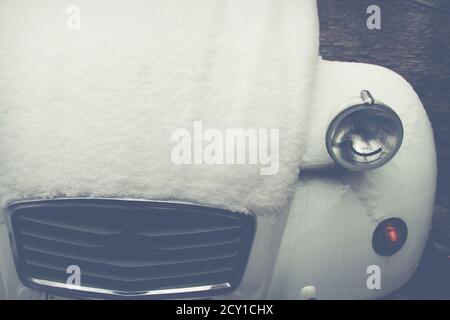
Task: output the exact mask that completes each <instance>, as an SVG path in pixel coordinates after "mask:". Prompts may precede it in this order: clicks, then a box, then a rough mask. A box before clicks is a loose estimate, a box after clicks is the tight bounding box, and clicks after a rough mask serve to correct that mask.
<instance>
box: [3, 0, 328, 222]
mask: <svg viewBox="0 0 450 320" xmlns="http://www.w3.org/2000/svg"><path fill="white" fill-rule="evenodd" d="M76 2H77V4H78V7H75V8H74V7H70V5H71V4H72V3H73V1H66V0H63V1H61V0H40V1H28V0H0V197H1V198H0V200H1V202H2V204H3V205H5V204H6V203H8V202H10V201H13V200H21V199H30V198H32V199H36V198H52V197H120V198H145V199H165V200H168V199H169V200H179V201H189V202H195V203H200V204H205V205H212V206H218V207H223V208H227V209H232V210H236V211H242V212H246V211H253V212H255V213H256V214H261V215H268V214H276V213H277V212H279V211H280V210H281V209H282V207H283V206H284V205H285V204H286V203H287V201H288V199H289V196H290V195H291V192H292V189H293V186H294V184H295V182H296V180H297V176H298V168H299V166H300V165H301V163H300V161H301V160H300V159H301V155H302V152H303V149H304V147H305V141H304V137H305V132H306V130H307V129H308V128H307V120H308V113H309V111H310V110H309V109H308V105H309V100H310V94H311V88H312V83H313V80H314V75H315V68H316V65H317V59H318V41H319V31H318V18H317V7H316V3H315V1H314V0H232V1H223V0H164V1H161V0H132V1H130V0H117V1H110V0H80V1H76ZM66 10H68V11H66ZM77 10H78V11H77ZM78 12H79V13H80V15H79V16H76V17H75V18H74V16H73V15H77V14H78ZM78 18H80V19H79V20H77V19H78ZM71 19H72V20H71ZM73 19H75V20H73ZM74 21H75V22H77V21H79V22H80V24H79V27H80V28H79V29H78V25H76V24H75V25H73V24H71V23H73V22H74ZM199 125H201V126H203V130H207V129H215V130H216V131H210V133H211V132H215V133H217V134H218V133H224V132H226V130H227V129H239V128H240V129H244V130H247V129H254V130H257V131H258V132H262V131H263V130H269V131H268V132H273V131H270V130H278V133H279V167H278V168H277V170H276V173H275V174H271V175H262V174H261V170H260V169H261V165H258V164H257V165H255V164H251V163H246V164H223V165H221V164H206V163H205V161H203V162H201V163H200V162H199V163H197V164H195V163H193V164H177V163H176V161H174V159H173V152H174V146H176V145H177V142H176V139H177V137H176V132H186V131H188V132H192V134H193V135H192V137H193V139H194V140H195V139H196V138H195V137H194V132H193V131H194V127H195V126H197V127H198V126H199ZM177 130H178V131H177ZM180 130H181V131H180ZM174 134H175V136H174ZM174 139H175V140H174ZM267 148H269V149H270V148H271V144H269V145H268V147H267ZM265 151H267V150H265ZM269 151H270V150H269ZM272 151H274V150H272ZM195 152H196V151H195V150H194V149H193V153H195Z"/></svg>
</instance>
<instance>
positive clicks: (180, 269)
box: [9, 199, 255, 298]
mask: <svg viewBox="0 0 450 320" xmlns="http://www.w3.org/2000/svg"><path fill="white" fill-rule="evenodd" d="M9 211H10V214H11V216H10V217H11V222H12V227H13V235H14V237H13V238H14V246H15V249H16V252H17V259H16V264H17V270H18V273H19V276H20V278H21V280H22V281H23V282H24V283H25V284H27V285H29V286H32V287H36V288H38V289H43V290H45V291H52V290H58V293H62V294H78V295H82V296H90V295H105V294H111V295H114V296H119V297H126V296H133V297H138V296H149V297H156V298H163V297H164V295H165V294H167V295H170V296H172V295H173V294H179V295H183V296H186V295H188V296H197V295H203V296H205V295H206V296H209V295H214V294H222V293H226V292H227V291H231V290H233V289H235V288H236V287H237V286H238V285H239V282H240V280H241V278H242V275H243V272H244V269H245V265H246V262H247V259H248V255H249V252H250V247H251V243H252V240H253V235H254V229H255V222H254V218H253V217H252V216H251V215H243V214H237V213H233V212H229V211H226V210H221V209H216V208H209V207H202V206H196V205H190V204H179V203H170V202H152V201H127V200H93V199H92V200H91V199H77V200H75V199H73V200H48V201H34V202H22V203H17V204H13V205H12V206H10V207H9ZM71 265H76V266H78V267H79V268H80V270H81V286H79V287H70V286H66V285H65V284H66V281H67V278H68V277H69V275H70V274H67V273H66V270H67V268H68V267H69V266H71ZM205 291H206V292H205Z"/></svg>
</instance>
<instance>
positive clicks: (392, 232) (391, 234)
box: [385, 224, 399, 242]
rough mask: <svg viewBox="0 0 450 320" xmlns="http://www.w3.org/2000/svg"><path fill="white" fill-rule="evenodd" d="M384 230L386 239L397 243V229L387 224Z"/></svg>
mask: <svg viewBox="0 0 450 320" xmlns="http://www.w3.org/2000/svg"><path fill="white" fill-rule="evenodd" d="M385 230H386V236H387V237H388V239H389V240H390V241H392V242H397V241H398V237H399V236H398V231H397V229H396V228H395V227H394V226H392V225H390V224H388V225H387V226H386V229H385Z"/></svg>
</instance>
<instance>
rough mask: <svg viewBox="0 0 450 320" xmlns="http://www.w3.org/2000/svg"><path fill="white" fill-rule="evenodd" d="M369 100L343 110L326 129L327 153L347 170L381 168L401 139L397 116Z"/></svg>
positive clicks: (391, 156)
mask: <svg viewBox="0 0 450 320" xmlns="http://www.w3.org/2000/svg"><path fill="white" fill-rule="evenodd" d="M369 96H370V94H369ZM370 97H371V96H370ZM370 101H371V103H368V102H366V103H361V104H356V105H353V106H351V107H349V108H347V109H345V110H344V111H343V112H341V113H340V114H338V115H337V117H336V118H335V119H334V120H333V121H332V123H331V124H330V126H329V128H328V132H327V137H326V144H327V149H328V152H329V154H330V155H331V157H332V158H333V159H334V160H335V161H336V162H337V163H338V164H339V165H341V166H342V167H344V168H346V169H348V170H351V171H361V170H368V169H374V168H378V167H381V166H382V165H384V164H386V163H387V162H388V161H389V160H391V159H392V158H393V157H394V155H395V154H396V153H397V151H398V150H399V148H400V146H401V144H402V141H403V126H402V122H401V120H400V118H399V117H398V115H397V114H396V113H395V112H394V111H393V110H392V109H391V108H389V107H388V106H386V105H384V104H381V103H376V102H374V101H373V100H370Z"/></svg>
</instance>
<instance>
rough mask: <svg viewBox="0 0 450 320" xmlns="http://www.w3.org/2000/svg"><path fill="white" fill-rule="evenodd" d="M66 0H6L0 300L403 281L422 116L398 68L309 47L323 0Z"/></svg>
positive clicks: (364, 294) (343, 293)
mask: <svg viewBox="0 0 450 320" xmlns="http://www.w3.org/2000/svg"><path fill="white" fill-rule="evenodd" d="M72 2H73V5H71V6H69V7H67V6H66V5H65V4H64V3H62V2H61V1H58V0H41V1H26V0H0V205H1V215H0V298H2V299H46V298H66V297H70V298H105V299H109V298H112V299H114V298H116V299H117V298H119V299H125V298H149V299H164V298H170V299H172V298H213V299H376V298H381V297H383V296H385V295H387V294H389V293H392V292H393V291H395V290H396V289H398V288H400V287H401V286H402V285H403V284H404V283H405V282H406V281H408V279H409V278H410V277H411V275H412V274H413V273H414V270H415V268H416V266H417V265H418V263H419V261H420V259H421V256H422V253H423V250H424V247H425V244H426V242H427V238H428V232H429V229H430V224H431V217H432V210H433V203H434V194H435V186H436V160H435V147H434V140H433V134H432V129H431V126H430V122H429V120H428V118H427V115H426V113H425V110H424V108H423V106H422V103H421V101H420V99H419V98H418V97H417V95H416V93H415V92H414V90H413V89H412V87H411V86H410V85H409V84H408V83H407V82H406V81H405V80H404V79H403V78H402V77H401V76H399V75H398V74H396V73H394V72H392V71H390V70H388V69H385V68H382V67H378V66H374V65H366V64H360V63H344V62H332V61H324V60H322V59H321V57H320V56H319V54H318V48H319V22H318V14H317V5H316V2H315V1H313V0H264V1H261V0H240V1H229V2H224V1H222V0H179V1H178V0H165V1H157V0H134V1H129V0H119V1H115V2H114V3H111V2H110V1H106V0H92V1H87V2H80V4H79V5H77V2H78V1H72ZM192 128H194V131H193V133H192ZM205 129H206V130H205ZM229 130H232V131H229ZM233 130H234V131H233ZM199 132H200V133H199ZM229 132H233V133H235V134H236V132H241V133H244V139H243V140H230V141H231V142H232V144H231V147H230V145H228V144H226V143H225V142H224V141H225V140H226V141H227V143H228V142H229V140H227V137H228V133H229ZM269 133H270V144H269V143H268V140H267V139H268V135H269ZM252 134H254V135H252ZM234 138H236V139H238V135H235V136H234ZM253 138H255V139H253ZM246 139H247V140H246ZM252 139H253V140H252ZM264 139H266V141H265V142H266V143H265V144H264V143H263V142H264ZM236 141H238V142H236ZM239 141H240V142H239ZM252 142H253V143H255V144H253V145H252V144H251V143H252ZM220 143H222V144H220ZM233 143H236V144H233ZM239 143H241V144H239ZM246 143H248V144H246ZM180 146H182V148H181V149H180ZM236 146H237V149H235V147H236ZM252 146H256V148H255V149H254V150H253V149H252ZM184 147H186V148H184ZM240 147H241V149H239V148H240ZM224 148H225V149H224ZM211 150H212V151H211ZM239 150H241V151H242V150H244V156H243V157H241V158H239ZM252 150H253V151H255V153H254V154H252V153H251V152H252ZM235 152H236V153H237V154H238V156H237V158H235ZM230 154H231V156H229V155H230ZM180 155H181V157H179V156H180ZM252 155H253V156H252ZM264 156H265V157H264ZM177 157H178V158H177ZM174 158H176V159H174ZM263 169H268V170H263ZM269 169H270V170H269Z"/></svg>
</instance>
